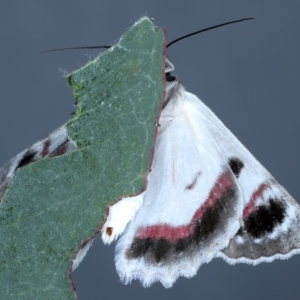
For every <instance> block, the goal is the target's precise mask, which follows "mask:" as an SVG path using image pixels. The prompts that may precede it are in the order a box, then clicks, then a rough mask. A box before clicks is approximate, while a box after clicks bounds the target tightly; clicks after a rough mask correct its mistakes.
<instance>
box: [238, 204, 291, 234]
mask: <svg viewBox="0 0 300 300" xmlns="http://www.w3.org/2000/svg"><path fill="white" fill-rule="evenodd" d="M269 202H270V205H269V206H266V205H261V206H259V207H258V208H257V209H256V210H254V211H253V212H252V213H251V214H250V215H249V216H248V217H247V218H245V219H244V223H245V230H246V232H248V234H250V235H251V236H252V237H254V238H260V237H262V236H263V235H265V234H267V233H271V232H272V231H273V230H274V227H275V226H277V225H278V224H281V223H282V222H283V219H284V217H285V206H284V204H283V202H281V201H279V200H275V199H269Z"/></svg>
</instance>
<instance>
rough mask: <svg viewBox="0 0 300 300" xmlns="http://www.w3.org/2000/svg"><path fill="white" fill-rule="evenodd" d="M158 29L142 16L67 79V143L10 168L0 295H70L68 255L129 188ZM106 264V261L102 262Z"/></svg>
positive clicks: (156, 75) (147, 141) (142, 159)
mask: <svg viewBox="0 0 300 300" xmlns="http://www.w3.org/2000/svg"><path fill="white" fill-rule="evenodd" d="M163 47H164V35H163V32H162V30H161V29H158V28H157V27H154V26H153V24H152V22H151V21H150V20H149V19H148V18H142V19H141V20H140V21H138V22H137V23H136V24H134V26H133V27H132V28H131V29H130V30H129V31H127V32H126V33H125V34H124V35H123V36H122V37H121V39H120V41H119V42H118V43H117V44H116V45H115V46H113V47H112V48H111V49H109V50H108V51H106V52H104V53H103V54H101V55H100V56H99V57H98V58H96V59H95V60H94V61H92V62H90V63H88V64H87V65H86V66H85V67H83V68H82V69H80V70H78V71H76V72H74V73H72V74H71V75H70V76H69V77H68V80H69V82H70V84H71V85H72V86H73V91H74V96H75V99H76V102H77V111H76V113H75V114H74V116H73V118H72V120H71V121H70V122H69V123H68V124H67V125H66V126H67V130H68V135H69V137H70V138H71V139H72V140H73V141H75V142H76V144H77V150H76V151H74V152H72V153H68V154H65V155H62V156H59V157H54V158H47V159H43V160H40V161H36V162H34V163H31V164H29V165H27V166H25V167H23V168H21V169H19V170H18V171H17V173H16V175H15V177H14V179H13V180H12V182H11V184H10V186H9V189H8V190H7V191H6V194H5V196H4V198H3V201H2V202H1V206H0V239H1V242H0V243H1V245H0V284H1V285H0V299H73V298H74V293H73V291H72V288H71V285H70V278H69V276H70V274H68V270H70V266H71V260H72V259H73V257H74V255H75V253H76V250H77V249H78V247H79V245H80V243H81V242H82V241H87V239H89V238H90V237H92V236H94V235H95V233H96V232H97V231H99V229H100V224H101V222H102V221H103V217H104V215H105V208H106V205H107V204H108V203H111V202H113V201H116V200H117V199H118V198H120V197H122V196H125V195H132V194H137V193H139V192H140V191H141V190H142V189H143V186H144V179H145V176H146V174H147V170H148V168H149V164H150V160H151V150H152V147H153V141H154V134H155V129H154V128H155V126H154V124H155V121H156V117H157V114H158V110H159V106H160V103H161V100H162V97H163V70H164V57H163ZM112 267H113V266H112Z"/></svg>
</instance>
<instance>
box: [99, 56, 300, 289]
mask: <svg viewBox="0 0 300 300" xmlns="http://www.w3.org/2000/svg"><path fill="white" fill-rule="evenodd" d="M173 70H174V66H173V64H172V63H171V62H170V61H169V60H168V59H167V60H166V69H165V76H166V97H165V101H164V105H163V110H162V112H161V115H160V119H159V126H158V136H157V140H156V144H155V150H154V158H153V163H152V167H151V172H150V173H149V175H148V177H147V189H146V190H145V191H144V192H143V193H142V194H140V195H138V196H136V197H131V198H124V199H122V200H120V201H119V202H117V203H116V204H114V205H113V206H110V207H109V214H108V217H107V220H106V222H105V224H104V225H103V228H102V240H103V242H104V243H107V244H110V243H111V242H112V241H114V240H115V239H117V238H118V236H119V235H121V234H122V236H121V238H120V239H119V241H118V244H117V248H116V258H115V262H116V268H117V271H118V273H119V275H120V277H121V280H122V281H123V282H125V283H129V282H130V281H131V280H132V279H139V280H140V281H141V283H142V284H143V285H144V286H145V287H147V286H150V285H151V284H152V283H154V282H156V281H160V282H161V283H162V284H163V285H164V286H165V287H167V288H168V287H171V286H172V285H173V284H174V282H175V281H176V279H177V278H178V277H179V276H184V277H192V276H194V275H195V274H196V273H197V270H198V269H199V267H200V266H201V265H202V264H203V263H207V262H209V261H211V260H212V259H213V258H214V257H221V258H223V259H224V260H225V261H227V262H228V263H230V264H235V263H248V264H252V265H256V264H258V263H260V262H271V261H273V260H274V259H278V258H279V259H287V258H289V257H291V256H292V255H294V254H296V253H299V252H300V249H299V248H300V207H299V205H298V204H297V202H296V201H295V200H294V199H293V198H292V197H291V196H290V195H289V194H288V193H287V191H286V190H285V189H284V188H283V187H282V186H281V185H280V184H279V183H278V182H277V181H276V180H275V179H274V178H273V177H272V175H271V174H270V173H269V172H268V171H267V170H266V169H265V168H264V167H263V166H262V165H261V164H260V163H259V162H258V161H257V160H256V159H255V158H254V157H253V155H252V154H251V153H250V152H249V151H248V150H247V149H246V148H245V147H244V146H243V145H242V144H241V142H240V141H239V140H238V139H237V138H236V137H235V136H234V135H233V134H232V133H231V132H230V131H229V130H228V129H227V128H226V127H225V125H224V124H223V123H222V122H221V121H220V120H219V119H218V118H217V117H216V115H215V114H214V113H213V112H212V111H211V110H210V109H209V108H208V107H207V106H206V105H205V104H203V102H202V101H201V100H200V99H199V98H198V97H197V96H195V95H193V94H191V93H189V92H187V91H186V90H185V89H184V87H183V86H182V84H181V83H180V82H179V81H178V80H177V78H176V76H174V75H173V73H172V71H173Z"/></svg>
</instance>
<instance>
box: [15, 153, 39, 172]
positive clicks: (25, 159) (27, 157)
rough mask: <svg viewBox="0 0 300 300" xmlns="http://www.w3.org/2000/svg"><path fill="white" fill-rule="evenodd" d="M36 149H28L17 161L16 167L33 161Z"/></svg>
mask: <svg viewBox="0 0 300 300" xmlns="http://www.w3.org/2000/svg"><path fill="white" fill-rule="evenodd" d="M36 153H37V152H36V151H32V150H28V151H27V152H26V153H25V154H24V156H23V157H22V159H21V160H20V161H19V163H18V166H17V168H21V167H24V166H26V165H28V164H29V163H31V162H33V161H34V160H35V159H34V157H35V155H36Z"/></svg>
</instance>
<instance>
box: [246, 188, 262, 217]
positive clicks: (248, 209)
mask: <svg viewBox="0 0 300 300" xmlns="http://www.w3.org/2000/svg"><path fill="white" fill-rule="evenodd" d="M266 188H267V184H265V183H263V184H261V185H260V186H259V188H258V189H257V190H256V191H255V192H254V193H253V194H252V196H251V198H250V201H249V202H248V204H247V205H246V207H245V208H244V211H243V218H246V217H247V216H248V215H249V214H250V213H251V212H252V211H253V210H254V208H255V203H256V201H257V199H259V198H260V197H261V195H262V193H263V192H264V190H265V189H266Z"/></svg>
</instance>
